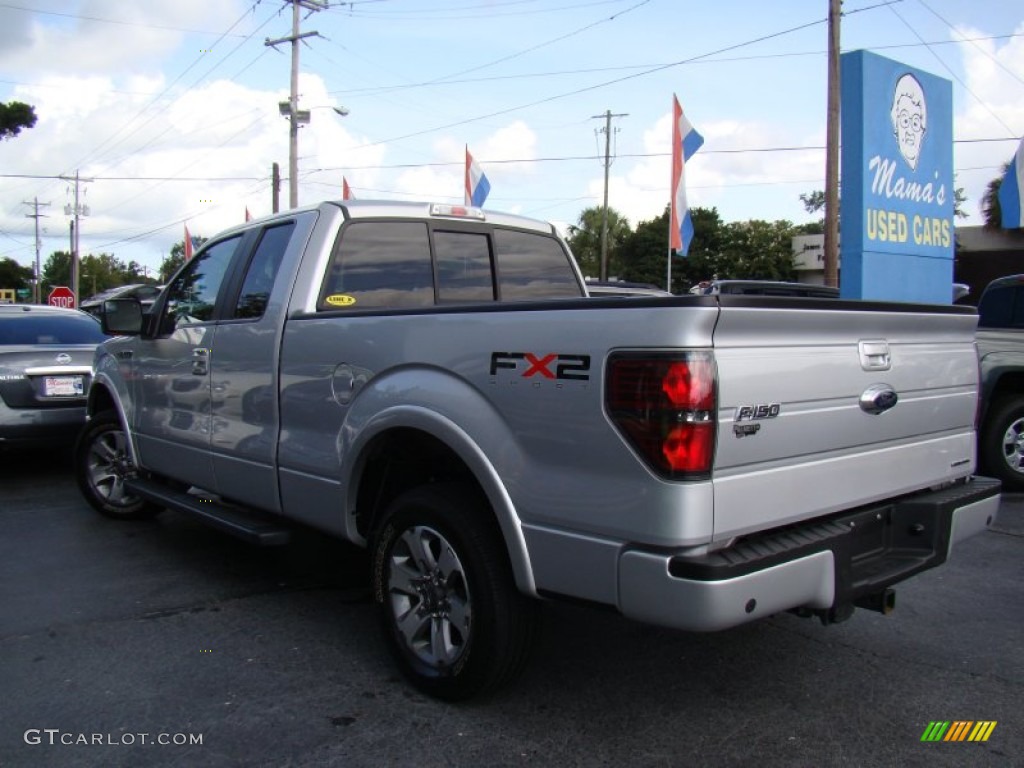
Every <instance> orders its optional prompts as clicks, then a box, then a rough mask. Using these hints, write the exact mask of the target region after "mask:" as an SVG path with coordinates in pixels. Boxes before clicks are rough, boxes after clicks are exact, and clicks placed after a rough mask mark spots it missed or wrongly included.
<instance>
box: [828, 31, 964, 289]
mask: <svg viewBox="0 0 1024 768" xmlns="http://www.w3.org/2000/svg"><path fill="white" fill-rule="evenodd" d="M841 71H842V94H843V96H842V136H843V144H842V190H841V200H842V203H841V209H840V212H841V220H840V225H841V227H842V236H841V254H842V265H843V268H842V273H841V275H840V278H841V279H840V286H839V289H840V293H841V295H842V296H843V297H844V298H863V299H891V300H896V301H920V302H938V303H945V304H948V303H950V301H951V300H952V283H953V249H954V242H953V198H954V188H953V88H952V84H951V83H950V82H949V81H948V80H943V79H942V78H939V77H936V76H934V75H931V74H929V73H927V72H922V71H921V70H918V69H914V68H912V67H908V66H907V65H905V64H901V63H900V62H898V61H892V60H891V59H886V58H884V57H882V56H878V55H876V54H873V53H869V52H867V51H854V52H852V53H847V54H844V55H843V56H842V58H841Z"/></svg>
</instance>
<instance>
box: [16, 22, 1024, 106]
mask: <svg viewBox="0 0 1024 768" xmlns="http://www.w3.org/2000/svg"><path fill="white" fill-rule="evenodd" d="M1016 37H1024V33H1013V34H1008V35H985V36H982V37H969V38H961V39H960V40H930V41H925V42H920V43H895V44H892V45H872V46H867V49H868V50H871V51H886V50H893V49H902V48H922V47H925V46H929V45H935V46H938V45H959V44H960V43H964V42H985V41H989V40H1010V39H1013V38H1016ZM339 47H341V48H342V49H343V50H345V51H346V52H348V49H346V48H344V46H339ZM826 53H827V51H823V50H816V51H787V52H785V53H763V54H757V55H752V56H729V57H723V58H708V59H704V60H702V61H699V62H693V63H695V64H724V63H732V62H737V61H763V60H768V59H789V58H797V57H801V56H824V55H826ZM368 63H370V64H371V65H374V66H376V65H375V64H374V62H368ZM658 66H662V64H653V63H645V64H622V65H619V66H615V67H584V68H581V69H561V70H549V71H546V72H519V73H514V74H510V75H488V76H485V77H468V78H462V79H459V80H448V79H437V80H423V81H420V82H415V83H397V84H394V85H380V86H373V87H366V88H341V89H338V90H334V91H328V92H327V93H328V95H331V96H336V95H357V96H367V95H371V96H372V95H374V94H377V93H385V92H389V91H401V90H406V89H412V88H425V87H430V86H447V85H465V84H471V83H488V82H495V81H502V80H528V79H534V78H544V77H562V76H567V75H590V74H598V73H601V72H623V71H627V70H637V69H648V68H650V67H658ZM0 82H3V81H0Z"/></svg>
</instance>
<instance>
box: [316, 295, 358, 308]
mask: <svg viewBox="0 0 1024 768" xmlns="http://www.w3.org/2000/svg"><path fill="white" fill-rule="evenodd" d="M324 301H325V302H326V303H327V304H330V305H331V306H332V307H351V306H352V305H353V304H355V303H356V297H355V296H350V295H349V294H347V293H332V294H331V295H330V296H328V297H327V298H325V299H324Z"/></svg>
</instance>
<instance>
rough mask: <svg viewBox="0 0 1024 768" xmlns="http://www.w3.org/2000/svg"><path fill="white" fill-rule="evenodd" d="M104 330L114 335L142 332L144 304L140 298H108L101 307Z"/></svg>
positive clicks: (135, 334) (129, 334)
mask: <svg viewBox="0 0 1024 768" xmlns="http://www.w3.org/2000/svg"><path fill="white" fill-rule="evenodd" d="M100 323H101V324H102V326H103V332H104V333H107V334H111V335H114V336H138V335H139V334H140V333H142V324H143V318H142V304H141V303H140V302H139V300H138V299H107V300H106V301H104V302H103V306H102V307H101V309H100Z"/></svg>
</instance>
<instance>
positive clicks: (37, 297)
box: [21, 197, 49, 304]
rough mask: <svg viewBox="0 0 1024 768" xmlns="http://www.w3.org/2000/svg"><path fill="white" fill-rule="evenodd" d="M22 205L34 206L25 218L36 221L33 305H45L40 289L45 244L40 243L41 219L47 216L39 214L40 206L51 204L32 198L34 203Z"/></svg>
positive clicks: (24, 202)
mask: <svg viewBox="0 0 1024 768" xmlns="http://www.w3.org/2000/svg"><path fill="white" fill-rule="evenodd" d="M21 204H22V205H31V206H32V209H33V212H32V213H26V214H25V216H26V218H29V219H35V220H36V270H35V275H36V279H35V282H34V284H33V286H32V303H33V304H42V303H43V302H42V293H41V292H40V289H39V280H40V278H41V277H42V272H41V271H40V266H39V249H40V248H41V247H42V245H43V244H42V243H41V242H40V241H39V219H40V218H41V217H45V216H46V214H45V213H40V212H39V206H41V205H49V203H40V202H39V198H38V197H34V198H32V202H31V203H30V202H28V201H24V200H23V201H22V203H21Z"/></svg>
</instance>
